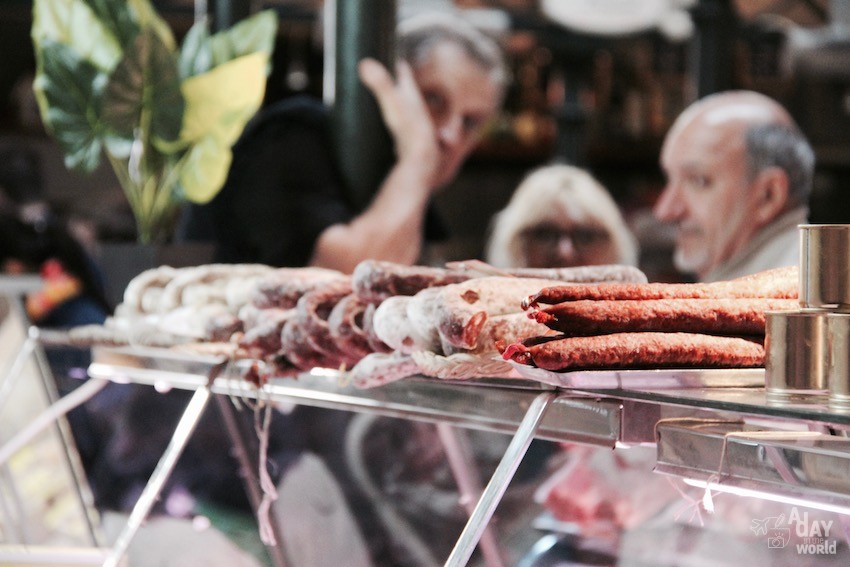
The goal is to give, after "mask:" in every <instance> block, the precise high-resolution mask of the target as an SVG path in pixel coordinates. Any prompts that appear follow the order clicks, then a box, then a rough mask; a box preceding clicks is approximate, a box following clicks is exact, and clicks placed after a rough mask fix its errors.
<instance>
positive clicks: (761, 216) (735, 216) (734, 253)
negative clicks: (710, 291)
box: [653, 91, 815, 281]
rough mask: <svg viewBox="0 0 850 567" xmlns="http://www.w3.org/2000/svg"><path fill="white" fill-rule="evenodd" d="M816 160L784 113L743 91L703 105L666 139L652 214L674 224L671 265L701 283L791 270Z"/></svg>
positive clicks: (679, 122)
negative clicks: (663, 178)
mask: <svg viewBox="0 0 850 567" xmlns="http://www.w3.org/2000/svg"><path fill="white" fill-rule="evenodd" d="M814 163H815V158H814V152H813V151H812V148H811V146H810V145H809V143H808V141H807V140H806V138H805V136H803V134H802V132H800V129H799V128H798V127H797V125H796V124H795V123H794V120H793V119H792V118H791V116H790V115H789V114H788V112H787V111H786V110H785V109H784V108H783V107H782V106H781V105H780V104H778V103H777V102H776V101H774V100H773V99H771V98H768V97H766V96H764V95H761V94H759V93H755V92H749V91H730V92H724V93H719V94H715V95H711V96H708V97H706V98H703V99H701V100H699V101H697V102H696V103H694V104H693V105H691V106H690V107H688V108H687V109H686V110H685V111H684V112H683V113H682V114H681V115H680V116H679V118H678V119H677V120H676V122H675V123H674V124H673V126H672V128H671V129H670V131H669V132H668V134H667V137H666V139H665V141H664V145H663V147H662V151H661V167H662V169H663V171H664V173H665V175H666V177H667V184H666V186H665V188H664V191H663V192H662V194H661V196H660V197H659V199H658V202H657V203H656V205H655V208H654V209H653V213H654V214H655V216H656V217H657V218H658V219H659V220H661V221H665V222H671V223H674V224H675V226H676V229H677V230H676V250H675V253H674V258H673V260H674V264H675V266H676V268H677V269H678V270H680V271H682V272H685V273H689V274H693V275H695V276H696V277H697V278H698V279H699V280H700V281H717V280H727V279H732V278H735V277H738V276H742V275H746V274H751V273H755V272H758V271H761V270H766V269H769V268H775V267H781V266H787V265H796V264H798V263H799V236H798V230H797V225H799V224H801V223H805V222H806V220H807V215H808V206H807V205H808V199H809V193H810V192H811V185H812V176H813V173H814Z"/></svg>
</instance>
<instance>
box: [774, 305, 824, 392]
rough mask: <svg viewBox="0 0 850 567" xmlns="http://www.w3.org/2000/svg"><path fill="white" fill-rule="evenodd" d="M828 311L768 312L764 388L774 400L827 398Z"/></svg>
mask: <svg viewBox="0 0 850 567" xmlns="http://www.w3.org/2000/svg"><path fill="white" fill-rule="evenodd" d="M827 315H828V313H827V312H826V311H817V310H799V311H768V312H766V313H765V317H766V329H765V345H764V346H765V391H766V394H767V401H768V402H770V403H775V404H787V403H794V402H796V401H802V400H806V401H810V400H812V396H822V397H823V398H824V401H825V400H826V394H827V389H828V381H827V367H828V349H827V329H826V321H827Z"/></svg>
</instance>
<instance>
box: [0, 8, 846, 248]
mask: <svg viewBox="0 0 850 567" xmlns="http://www.w3.org/2000/svg"><path fill="white" fill-rule="evenodd" d="M153 4H154V5H155V6H156V8H157V9H158V10H159V11H160V13H161V14H162V15H163V16H164V17H165V18H166V20H167V21H168V22H169V24H170V25H171V26H172V28H173V30H174V31H175V34H176V35H177V37H178V39H180V38H181V36H182V34H184V33H185V32H186V31H187V30H188V29H189V27H190V26H191V25H192V23H193V22H194V20H195V18H197V17H200V16H201V15H204V14H207V15H208V16H210V17H211V18H212V21H213V23H214V24H213V25H214V27H219V28H220V27H227V26H228V25H229V24H230V23H232V22H235V21H238V20H239V19H240V18H241V17H244V16H245V15H247V14H249V13H253V12H255V11H258V10H260V9H266V8H272V9H275V10H276V11H277V12H278V13H279V16H280V22H281V24H280V28H279V31H278V37H277V45H276V50H275V54H274V67H273V70H272V74H271V77H270V79H269V83H268V89H267V93H266V101H265V102H266V103H270V102H273V101H276V100H280V99H282V98H286V97H289V96H292V95H295V94H299V93H308V94H311V95H315V96H318V97H321V96H322V95H323V88H325V89H326V87H323V85H325V84H326V80H325V75H326V73H325V70H326V69H327V68H328V66H329V65H332V64H333V61H332V57H333V53H332V51H333V50H326V49H325V48H324V46H325V44H326V36H325V31H326V30H325V27H326V26H324V25H323V24H324V21H325V15H326V14H327V12H328V10H329V8H330V7H329V6H327V5H326V4H325V2H322V1H320V0H262V1H261V0H209V1H208V2H207V1H192V0H154V1H153ZM363 4H364V5H365V6H368V7H370V9H375V10H380V9H383V8H382V7H383V6H385V5H387V4H386V2H381V1H380V0H378V1H375V2H372V3H371V4H370V3H369V2H364V3H363ZM455 8H458V9H462V10H463V11H464V12H465V13H466V14H467V15H468V16H469V17H470V18H471V19H472V20H473V21H474V22H476V23H477V24H479V25H480V26H481V27H484V28H487V29H488V30H490V31H491V32H492V33H493V34H495V35H497V36H498V37H499V39H500V41H501V42H502V44H503V45H504V46H505V49H506V50H507V53H508V57H509V63H510V68H511V72H512V74H513V83H512V86H511V88H510V92H509V93H508V97H507V100H506V101H505V105H504V110H503V111H502V113H501V114H500V116H499V117H498V118H497V119H496V120H495V121H494V122H493V123H492V124H491V125H490V127H489V129H488V132H487V135H486V137H485V138H484V139H483V140H482V142H481V144H480V147H479V148H478V149H477V151H476V152H475V155H474V157H473V159H471V160H470V161H469V163H468V164H467V165H466V167H465V168H464V170H463V172H462V174H461V175H460V176H459V178H458V179H457V180H456V181H455V182H454V184H453V186H452V187H449V188H448V190H446V191H444V192H443V193H442V194H441V195H440V197H439V200H438V207H439V208H440V209H441V211H442V212H443V214H444V216H445V218H446V220H447V222H448V224H449V228H450V231H451V233H452V235H453V236H452V239H451V240H450V241H449V242H448V243H447V244H446V245H445V246H446V249H445V250H441V251H439V257H440V258H446V259H462V258H469V257H480V256H481V253H482V247H483V243H484V239H485V238H486V233H487V227H488V223H489V220H490V218H491V216H492V214H493V213H494V212H495V211H496V210H498V209H500V208H501V207H503V206H504V205H505V203H506V202H507V200H508V198H509V197H510V195H511V193H512V191H513V190H514V188H515V187H516V186H517V184H518V183H519V181H520V180H521V179H522V177H523V176H524V175H525V174H526V173H527V172H528V171H530V170H531V169H532V168H534V167H536V166H539V165H542V164H545V163H549V162H552V161H556V160H557V161H564V162H567V163H572V164H576V165H581V166H584V167H587V168H588V169H589V170H591V171H592V172H593V173H594V175H596V176H597V177H598V178H599V179H600V180H601V181H602V182H603V183H604V184H605V185H606V186H607V187H608V188H609V190H610V191H611V192H612V193H613V195H614V196H615V198H616V200H617V202H618V204H620V206H621V207H622V209H623V210H624V211H625V213H626V215H627V218H628V220H629V222H630V223H631V224H632V226H633V228H635V231H636V233H637V234H638V235H639V237H641V238H642V240H643V242H642V244H643V247H644V253H645V254H664V253H665V250H666V249H665V243H664V242H663V241H662V242H658V243H654V242H652V239H653V238H655V236H653V235H655V234H656V231H653V230H650V229H646V228H645V225H647V224H650V223H652V222H653V221H652V220H651V217H650V215H649V213H648V211H649V208H650V207H651V205H652V204H653V202H654V200H655V198H656V197H657V195H658V194H659V192H660V190H661V189H662V186H663V179H662V177H661V175H660V171H659V167H658V154H659V150H660V143H661V140H662V138H663V136H664V134H665V132H666V130H667V128H668V127H669V126H670V124H671V122H672V121H673V119H674V118H675V116H676V115H677V114H678V113H679V112H680V111H681V110H682V109H683V108H684V106H686V105H687V104H688V103H689V102H691V101H692V100H694V99H695V98H698V97H699V96H702V95H705V94H709V93H711V92H716V91H720V90H726V89H733V88H745V89H753V90H757V91H760V92H763V93H765V94H768V95H770V96H772V97H774V98H776V99H778V100H779V101H781V102H782V103H784V104H785V105H786V106H787V107H788V108H789V109H790V110H791V111H792V114H793V115H794V116H795V117H796V119H797V120H798V122H799V123H800V125H801V127H802V129H803V130H804V132H805V133H806V134H807V135H808V136H809V138H810V139H811V141H812V142H813V144H814V146H815V148H816V152H817V159H818V168H817V176H816V181H815V189H814V194H813V197H812V202H811V208H812V218H811V220H812V221H813V222H850V207H848V201H849V199H848V196H847V195H848V190H847V189H846V186H847V185H850V183H848V181H850V2H848V1H845V0H832V1H829V0H736V1H732V0H605V1H602V0H599V1H591V0H549V1H547V0H455V1H454V2H450V1H448V0H417V1H406V2H398V14H399V16H402V17H403V16H404V15H405V13H406V12H408V11H413V10H423V9H429V10H430V9H455ZM31 12H32V3H31V2H30V1H27V0H3V1H2V2H0V53H2V58H0V187H2V189H3V193H4V194H5V197H4V198H12V199H15V200H17V201H28V200H39V199H41V200H46V201H47V202H48V204H49V205H50V206H51V208H53V210H54V211H56V212H57V213H59V214H60V215H62V216H63V217H64V218H66V219H67V220H70V221H71V222H72V226H73V227H74V230H75V231H76V232H77V234H78V235H79V236H80V237H81V238H83V239H84V240H85V241H87V242H89V243H91V244H92V245H93V246H96V245H97V243H99V242H107V241H129V240H133V239H134V237H135V232H134V227H133V219H132V216H131V214H130V211H129V209H128V208H127V205H126V200H125V199H124V197H123V195H122V193H121V190H120V188H119V185H118V183H117V181H116V180H115V179H114V177H113V174H112V171H111V170H110V169H109V167H108V166H102V167H101V169H100V170H98V171H97V172H96V173H95V174H94V175H91V176H86V175H82V174H78V173H74V172H71V171H68V170H67V169H66V168H65V167H64V165H63V162H62V156H61V153H60V151H59V150H58V148H57V146H56V145H55V142H54V141H53V140H52V139H51V138H49V137H48V136H47V135H46V133H45V132H44V130H43V127H42V125H41V121H40V119H39V116H38V111H37V108H36V104H35V100H34V98H33V95H32V75H33V72H34V60H33V53H32V45H31V42H30V36H29V33H30V26H31V24H32V13H31ZM325 94H326V93H325ZM455 189H459V190H455ZM0 206H3V201H2V200H0ZM662 240H663V238H662Z"/></svg>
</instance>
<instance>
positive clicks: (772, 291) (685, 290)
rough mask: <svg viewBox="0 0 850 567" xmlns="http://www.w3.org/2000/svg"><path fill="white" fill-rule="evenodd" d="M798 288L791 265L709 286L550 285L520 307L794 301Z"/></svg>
mask: <svg viewBox="0 0 850 567" xmlns="http://www.w3.org/2000/svg"><path fill="white" fill-rule="evenodd" d="M799 287H800V284H799V270H798V269H797V268H796V266H791V267H788V268H776V269H773V270H767V271H765V272H759V273H758V274H753V275H750V276H745V277H742V278H738V279H735V280H730V281H723V282H713V283H698V284H669V283H649V284H629V283H610V284H605V283H603V284H597V285H582V284H576V285H559V286H552V287H548V288H545V289H542V290H540V291H539V292H538V293H535V294H534V295H530V296H529V297H527V298H526V299H524V300H523V302H522V307H523V309H528V308H530V307H534V306H536V305H538V304H545V305H554V304H557V303H563V302H565V301H576V300H580V299H596V300H604V299H611V300H623V299H723V298H729V299H731V298H743V297H772V298H777V299H796V298H797V296H798V293H799Z"/></svg>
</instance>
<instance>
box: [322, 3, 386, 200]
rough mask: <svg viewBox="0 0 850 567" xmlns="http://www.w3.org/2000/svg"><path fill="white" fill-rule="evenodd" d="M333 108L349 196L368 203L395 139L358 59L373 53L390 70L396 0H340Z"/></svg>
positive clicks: (338, 152)
mask: <svg viewBox="0 0 850 567" xmlns="http://www.w3.org/2000/svg"><path fill="white" fill-rule="evenodd" d="M335 17H336V46H326V49H334V48H335V53H336V61H335V71H334V91H335V95H334V103H333V111H332V125H333V138H334V146H335V153H336V160H337V164H338V166H339V170H340V173H341V174H342V176H343V180H344V182H345V184H346V190H347V193H348V198H349V201H350V202H351V204H352V205H353V206H355V207H356V208H357V209H358V210H362V209H363V208H365V207H366V206H367V205H368V204H369V202H370V201H371V199H372V196H373V195H374V194H375V192H376V190H377V188H378V186H379V185H380V184H381V182H382V181H383V179H384V177H385V176H386V174H387V172H388V171H389V168H390V166H391V165H392V162H393V146H392V139H391V137H390V134H389V132H388V131H387V128H386V126H385V125H384V121H383V119H382V118H381V113H380V109H379V108H378V104H377V102H376V101H375V98H374V97H373V96H372V93H371V92H369V91H368V89H366V87H364V86H363V84H362V83H361V82H360V79H359V77H358V76H357V62H358V61H360V60H361V59H362V58H364V57H373V58H375V59H378V60H379V61H381V62H383V63H384V64H385V65H386V66H387V68H388V69H390V70H391V71H392V70H393V67H394V61H395V24H396V2H395V0H336V16H335Z"/></svg>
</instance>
